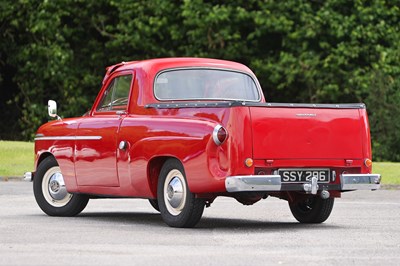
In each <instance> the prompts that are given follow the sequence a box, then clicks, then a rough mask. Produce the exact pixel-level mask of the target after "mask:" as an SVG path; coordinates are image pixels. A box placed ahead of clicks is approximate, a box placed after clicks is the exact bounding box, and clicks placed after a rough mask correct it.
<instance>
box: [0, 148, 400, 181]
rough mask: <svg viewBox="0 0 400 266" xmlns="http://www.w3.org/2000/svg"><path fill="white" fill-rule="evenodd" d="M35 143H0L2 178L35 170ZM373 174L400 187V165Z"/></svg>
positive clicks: (387, 165)
mask: <svg viewBox="0 0 400 266" xmlns="http://www.w3.org/2000/svg"><path fill="white" fill-rule="evenodd" d="M33 159H34V154H33V143H32V142H21V141H0V177H18V176H23V174H24V173H25V172H28V171H32V170H33ZM373 172H374V173H379V174H381V175H382V183H383V184H386V185H400V163H389V162H383V163H378V162H375V163H374V166H373Z"/></svg>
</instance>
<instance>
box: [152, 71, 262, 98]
mask: <svg viewBox="0 0 400 266" xmlns="http://www.w3.org/2000/svg"><path fill="white" fill-rule="evenodd" d="M193 69H199V70H219V71H228V72H236V73H240V74H244V75H246V76H249V77H250V78H251V80H252V81H253V82H254V84H255V85H256V88H257V92H258V99H257V100H248V99H231V98H223V99H222V98H199V99H196V98H182V99H161V98H159V97H157V95H156V91H155V88H156V80H157V78H158V76H160V75H161V74H163V73H165V72H171V71H179V70H193ZM153 96H154V98H155V99H156V100H158V101H160V102H171V101H238V102H254V103H258V102H261V100H262V89H261V85H260V83H259V82H258V79H257V78H256V76H255V75H253V74H251V73H248V72H245V71H240V70H237V69H231V68H222V67H221V68H219V67H195V66H194V67H176V68H167V69H163V70H161V71H159V72H158V73H157V74H156V76H155V77H154V80H153Z"/></svg>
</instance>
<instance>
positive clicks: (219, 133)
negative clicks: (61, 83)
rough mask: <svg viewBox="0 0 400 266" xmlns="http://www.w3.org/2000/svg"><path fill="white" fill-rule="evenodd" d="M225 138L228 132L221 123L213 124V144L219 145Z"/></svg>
mask: <svg viewBox="0 0 400 266" xmlns="http://www.w3.org/2000/svg"><path fill="white" fill-rule="evenodd" d="M227 138H228V132H227V131H226V129H225V128H224V127H223V126H221V125H217V126H215V128H214V131H213V140H214V142H215V144H217V145H221V144H222V143H224V142H225V140H226V139H227Z"/></svg>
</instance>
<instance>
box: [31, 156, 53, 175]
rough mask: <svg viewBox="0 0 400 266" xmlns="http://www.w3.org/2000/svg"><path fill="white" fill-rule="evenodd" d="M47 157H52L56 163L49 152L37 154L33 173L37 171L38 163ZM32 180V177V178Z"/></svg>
mask: <svg viewBox="0 0 400 266" xmlns="http://www.w3.org/2000/svg"><path fill="white" fill-rule="evenodd" d="M48 157H53V158H54V159H55V160H56V161H57V159H56V157H55V156H54V154H52V153H51V152H43V153H41V154H39V155H38V157H37V159H36V163H35V171H37V169H38V167H39V165H40V163H41V162H43V160H45V159H46V158H48ZM33 178H34V176H33Z"/></svg>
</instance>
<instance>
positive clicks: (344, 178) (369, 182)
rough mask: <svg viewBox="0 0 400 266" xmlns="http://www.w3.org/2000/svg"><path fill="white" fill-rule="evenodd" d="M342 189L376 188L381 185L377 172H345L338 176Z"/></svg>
mask: <svg viewBox="0 0 400 266" xmlns="http://www.w3.org/2000/svg"><path fill="white" fill-rule="evenodd" d="M340 183H341V185H342V190H376V189H379V188H380V187H381V175H379V174H345V175H341V176H340Z"/></svg>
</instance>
